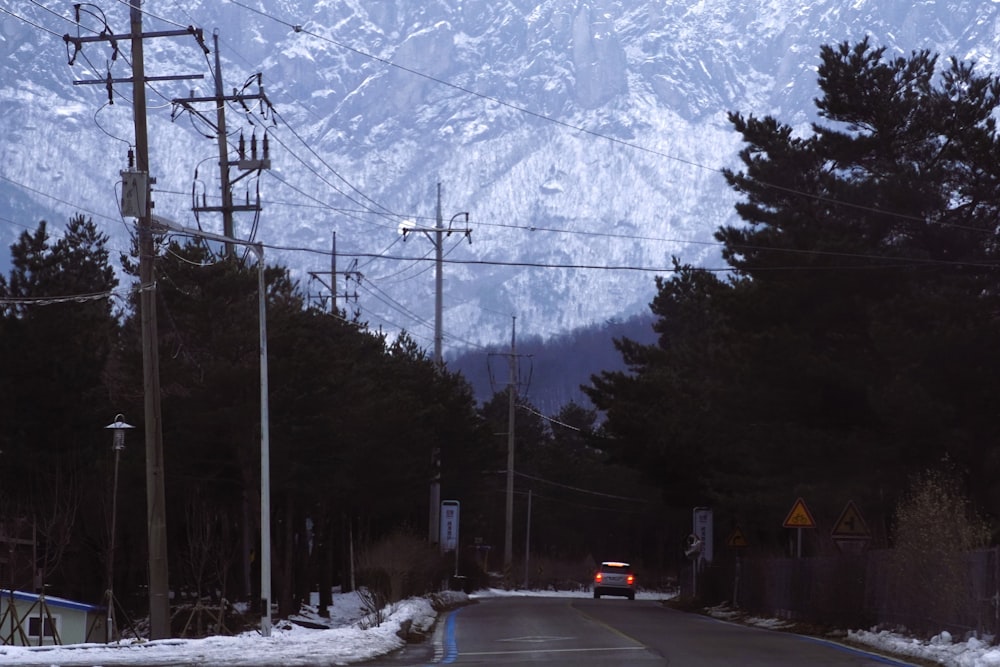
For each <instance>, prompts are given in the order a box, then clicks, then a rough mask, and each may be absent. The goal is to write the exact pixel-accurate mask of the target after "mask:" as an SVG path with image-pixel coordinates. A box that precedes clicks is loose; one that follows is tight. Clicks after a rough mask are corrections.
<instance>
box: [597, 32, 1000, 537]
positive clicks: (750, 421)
mask: <svg viewBox="0 0 1000 667" xmlns="http://www.w3.org/2000/svg"><path fill="white" fill-rule="evenodd" d="M820 56H821V64H820V66H819V69H818V74H819V88H820V96H819V97H818V98H817V99H816V105H817V109H818V112H819V116H820V118H821V121H820V122H817V123H816V124H814V125H813V126H812V128H811V131H810V132H806V133H797V132H796V131H794V130H793V128H792V127H790V126H788V125H785V124H783V123H781V122H780V121H778V120H776V119H775V118H772V117H764V118H759V117H756V116H753V115H750V116H745V115H743V114H738V113H733V114H731V115H730V121H731V123H732V125H733V127H734V128H735V129H736V130H737V131H738V132H739V133H740V134H741V135H742V136H743V140H744V144H745V146H744V148H743V149H742V151H741V152H740V159H741V160H742V163H743V167H742V169H741V170H739V171H736V170H727V171H726V172H725V178H726V180H727V182H728V184H729V185H730V186H731V187H733V188H734V189H735V190H736V191H737V192H739V193H740V194H741V195H742V199H741V201H740V203H739V204H738V205H737V211H738V213H739V215H740V216H741V217H742V218H743V221H744V224H741V225H739V226H725V227H722V228H720V229H719V230H718V231H717V233H716V238H717V239H718V240H719V241H720V242H721V243H722V244H723V246H724V250H723V254H724V258H725V259H726V261H727V262H728V264H729V265H730V266H731V268H732V270H731V272H730V273H729V274H728V275H719V274H716V273H711V272H709V271H707V270H704V269H699V268H694V267H691V266H686V265H681V264H679V263H678V264H677V265H676V271H675V272H674V274H673V275H671V276H669V277H665V278H659V279H658V280H657V287H658V294H657V296H656V297H655V299H654V301H653V303H652V304H651V308H652V311H653V313H654V315H655V316H656V317H657V321H656V324H655V330H656V333H657V334H658V336H659V340H658V342H657V343H656V344H654V345H641V344H638V343H635V342H633V341H630V340H627V339H623V340H620V341H618V348H619V350H620V351H621V353H622V355H623V357H624V359H625V361H626V362H627V364H628V365H629V368H630V372H629V371H627V372H604V373H601V374H600V375H597V376H595V377H594V378H593V382H592V385H591V386H590V387H589V389H588V394H589V396H590V397H591V399H592V400H593V401H594V404H595V405H596V406H597V407H598V408H599V409H601V410H604V411H605V412H606V414H607V416H608V421H607V423H606V429H607V431H608V434H609V435H610V436H612V439H613V442H614V443H615V444H614V451H616V452H618V453H619V455H620V456H622V457H623V458H625V459H628V460H631V461H634V462H638V463H640V465H641V467H642V469H644V470H645V471H646V472H647V474H648V477H649V479H650V480H652V481H654V482H656V483H658V484H659V485H660V486H661V488H662V489H663V492H664V494H665V496H666V497H667V498H668V499H669V501H671V502H672V503H678V504H691V503H692V502H703V503H706V504H711V505H713V506H714V507H716V508H717V511H719V514H717V517H720V518H721V517H726V518H728V519H729V520H730V521H732V522H734V523H735V522H739V523H741V524H742V525H743V526H744V527H746V528H747V529H752V530H753V531H754V536H753V539H755V540H757V541H758V543H760V542H761V541H764V542H769V541H772V540H776V539H777V533H779V531H780V522H781V520H782V518H783V516H784V514H785V512H787V511H788V508H789V507H790V506H791V502H792V501H793V500H794V499H795V498H796V497H797V496H803V497H806V498H808V499H809V500H810V506H811V507H812V508H813V510H814V513H820V512H822V513H823V514H825V515H826V516H828V517H829V520H830V521H832V520H833V518H835V517H836V514H837V512H838V511H839V509H840V508H841V507H843V505H844V503H845V502H846V501H847V500H852V499H853V500H854V501H855V502H856V503H858V504H859V505H860V506H862V507H864V508H866V511H867V512H868V514H869V518H870V520H872V522H873V523H875V524H877V525H876V529H877V532H878V533H879V534H880V535H882V536H884V535H885V534H886V529H887V528H889V527H890V526H889V524H890V522H891V517H892V511H893V507H894V504H895V502H896V500H897V498H898V497H899V495H900V494H901V492H902V491H903V490H904V489H905V486H906V483H907V479H908V478H909V476H910V475H911V474H913V473H914V472H919V471H922V470H926V469H928V468H932V469H935V468H936V469H941V468H947V469H949V471H950V472H951V473H953V474H957V475H959V476H960V478H961V479H963V480H964V483H965V484H966V488H967V489H968V492H969V494H970V497H971V498H972V499H973V500H974V501H975V503H976V504H977V506H978V507H979V508H981V509H982V510H983V511H986V512H988V513H990V514H991V515H992V516H994V517H996V516H1000V486H998V482H997V480H998V479H1000V476H998V472H1000V469H998V466H1000V449H998V448H997V443H998V435H1000V421H998V420H997V418H996V415H997V411H996V407H995V397H994V395H993V392H994V391H995V389H996V387H997V386H998V381H1000V345H998V344H1000V337H998V333H1000V320H998V318H997V314H998V313H1000V290H998V287H1000V285H998V279H1000V268H998V261H997V260H998V254H997V240H998V224H997V221H998V219H1000V166H998V163H997V161H996V155H997V154H998V153H997V151H998V149H1000V139H998V136H997V131H996V114H997V111H998V101H1000V81H998V80H997V79H996V78H995V77H993V76H991V75H988V74H983V73H980V72H979V70H977V69H976V68H974V67H973V66H972V65H970V64H966V63H961V62H957V61H948V62H941V61H939V60H938V59H937V58H936V57H934V56H932V55H931V54H929V53H927V52H924V51H921V52H914V53H912V54H911V55H910V56H909V57H890V56H889V55H888V54H887V53H886V52H885V49H882V48H875V47H873V46H872V45H871V44H869V43H868V41H867V40H865V41H862V42H860V43H857V44H848V43H844V44H840V45H837V46H828V47H824V48H823V49H822V51H821V54H820ZM831 515H832V516H831Z"/></svg>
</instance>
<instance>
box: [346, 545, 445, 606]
mask: <svg viewBox="0 0 1000 667" xmlns="http://www.w3.org/2000/svg"><path fill="white" fill-rule="evenodd" d="M358 565H359V567H358V583H359V585H361V586H364V587H365V588H367V589H368V591H369V594H370V595H372V596H374V597H375V599H376V600H385V602H389V603H391V602H398V601H399V600H402V599H403V598H407V597H412V596H416V595H424V594H425V593H430V592H432V591H434V590H436V589H437V585H436V583H437V582H438V581H439V580H440V577H441V571H442V564H441V556H440V555H439V554H438V551H437V549H436V548H435V547H433V546H431V545H429V544H427V542H426V541H424V540H421V539H419V538H417V537H416V536H414V535H412V534H411V533H409V532H406V531H403V530H398V531H395V532H393V533H390V534H389V535H388V536H386V537H385V538H383V539H381V540H379V541H378V542H375V543H374V544H372V545H371V546H369V547H368V548H367V549H364V550H363V551H362V552H361V554H360V557H359V558H358Z"/></svg>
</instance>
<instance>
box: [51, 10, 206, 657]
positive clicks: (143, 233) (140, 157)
mask: <svg viewBox="0 0 1000 667" xmlns="http://www.w3.org/2000/svg"><path fill="white" fill-rule="evenodd" d="M141 4H142V0H129V22H130V31H129V33H128V34H124V35H123V34H118V35H115V34H111V30H110V28H108V26H107V25H105V30H104V31H102V32H101V33H100V34H98V35H93V36H87V37H79V36H78V37H73V36H71V35H68V34H67V35H64V36H63V41H65V42H66V44H67V45H69V44H73V47H74V51H73V53H72V55H71V57H70V61H69V64H70V65H72V64H73V63H74V61H75V59H76V55H77V53H78V52H79V51H80V50H81V49H82V45H83V44H84V43H87V42H97V41H106V42H111V43H112V44H113V45H114V48H115V49H116V51H117V48H118V47H117V44H118V42H124V41H126V40H128V41H130V42H131V45H132V76H131V77H130V78H127V79H114V78H112V77H111V73H110V71H109V72H108V76H107V77H106V78H105V79H98V80H91V81H74V82H73V83H74V84H102V85H105V86H107V88H108V99H109V103H113V102H114V92H113V88H112V86H113V85H114V84H115V83H131V84H132V108H133V114H134V116H135V118H134V123H135V159H136V164H135V166H136V170H135V171H131V170H130V171H128V172H122V178H123V189H122V200H123V214H124V215H126V216H133V217H135V218H137V220H138V224H137V230H138V236H139V283H140V295H139V308H140V320H141V325H142V327H141V328H142V375H143V394H144V406H145V407H144V413H145V414H144V417H145V438H146V523H147V533H148V534H147V539H148V544H149V547H148V548H149V636H150V639H165V638H167V637H169V636H170V587H169V582H168V578H167V577H168V568H167V520H166V499H165V496H166V494H165V492H164V480H163V472H164V471H163V432H162V426H161V421H162V420H161V413H160V359H159V335H158V332H157V320H156V275H155V268H154V265H153V260H154V252H155V251H154V247H153V236H152V229H151V218H150V215H151V210H152V206H153V203H152V197H151V191H150V186H151V185H152V184H153V183H154V182H155V179H153V178H151V177H150V174H149V141H148V137H147V129H146V82H147V81H149V80H158V81H163V80H178V79H195V78H202V77H201V75H186V76H165V77H149V78H147V77H146V72H145V65H144V62H143V40H144V39H145V38H147V37H172V36H180V35H193V36H194V37H195V39H197V40H198V42H199V44H200V45H201V47H202V49H203V50H204V51H205V53H206V54H207V53H208V49H207V48H206V47H205V45H204V41H203V39H202V34H201V31H200V30H195V29H194V28H189V29H187V30H171V31H163V32H155V33H150V34H145V33H143V31H142V9H141ZM76 10H77V21H78V22H79V19H80V17H79V11H80V5H76ZM130 166H131V165H130Z"/></svg>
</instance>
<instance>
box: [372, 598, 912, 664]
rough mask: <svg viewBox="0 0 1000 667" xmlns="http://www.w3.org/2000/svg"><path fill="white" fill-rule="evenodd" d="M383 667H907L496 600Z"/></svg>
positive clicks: (737, 631)
mask: <svg viewBox="0 0 1000 667" xmlns="http://www.w3.org/2000/svg"><path fill="white" fill-rule="evenodd" d="M370 664H374V665H396V666H398V665H414V666H415V665H431V664H453V665H500V666H503V667H508V666H513V665H533V666H535V667H538V666H539V665H544V666H545V667H569V666H583V667H605V666H606V667H626V666H629V665H636V666H637V667H646V666H651V665H670V666H671V667H675V666H683V667H689V666H690V667H723V666H725V667H733V666H734V665H738V666H740V667H756V666H761V667H763V666H767V667H802V666H803V665H809V666H810V667H863V666H873V665H906V664H907V663H904V662H897V661H894V660H889V659H886V658H884V657H880V656H877V655H874V654H870V653H865V652H862V651H857V650H854V649H851V648H848V647H844V646H841V645H838V644H835V643H831V642H826V641H822V640H817V639H813V638H809V637H803V636H800V635H794V634H789V633H784V632H775V631H770V630H763V629H759V628H752V627H746V626H742V625H736V624H732V623H726V622H722V621H717V620H714V619H711V618H708V617H705V616H700V615H697V614H687V613H683V612H678V611H675V610H672V609H669V608H667V607H664V606H663V605H661V604H660V603H658V602H653V601H643V600H636V601H630V600H626V599H623V598H622V599H619V598H605V599H601V600H592V599H586V598H537V597H524V598H518V597H513V598H489V599H483V600H480V601H479V602H477V603H475V604H472V605H469V606H466V607H462V608H461V609H458V610H456V611H453V612H450V613H449V614H447V615H445V616H444V617H443V618H441V619H440V620H439V622H438V626H437V628H436V631H435V635H434V640H433V641H430V642H426V643H425V644H422V645H417V646H412V647H408V648H407V649H404V650H403V651H401V652H400V653H397V654H396V655H394V656H391V657H389V658H385V659H382V660H379V661H375V662H373V663H370Z"/></svg>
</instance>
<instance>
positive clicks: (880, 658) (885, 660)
mask: <svg viewBox="0 0 1000 667" xmlns="http://www.w3.org/2000/svg"><path fill="white" fill-rule="evenodd" d="M798 637H799V638H800V639H804V640H806V641H809V642H814V643H817V644H826V645H827V646H832V647H833V648H835V649H838V650H840V651H844V652H845V653H851V654H853V655H859V656H864V657H865V658H868V659H869V660H872V661H873V662H879V663H882V664H883V665H893V667H913V663H912V662H903V661H901V660H896V659H894V658H890V657H888V656H884V655H879V654H878V653H872V652H871V651H866V650H864V649H862V648H855V647H853V646H847V645H846V644H841V643H840V642H835V641H830V640H828V639H821V638H819V637H810V636H809V635H798Z"/></svg>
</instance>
